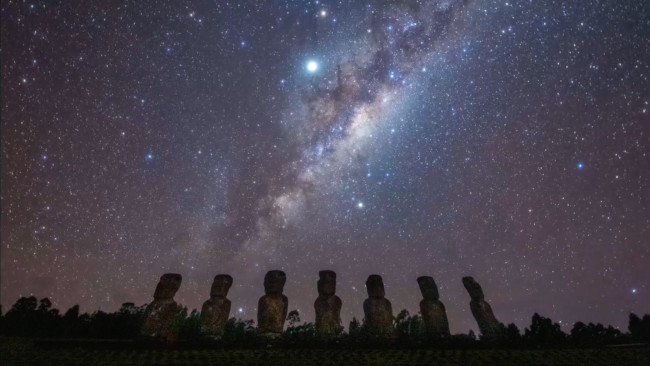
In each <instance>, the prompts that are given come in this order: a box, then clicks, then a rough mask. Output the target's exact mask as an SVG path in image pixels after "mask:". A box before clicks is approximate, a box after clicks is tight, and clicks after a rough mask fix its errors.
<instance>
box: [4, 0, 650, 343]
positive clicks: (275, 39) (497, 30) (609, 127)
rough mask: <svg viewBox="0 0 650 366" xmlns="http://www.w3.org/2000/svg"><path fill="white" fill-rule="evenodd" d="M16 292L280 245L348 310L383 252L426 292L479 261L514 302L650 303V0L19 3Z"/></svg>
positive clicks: (509, 316)
mask: <svg viewBox="0 0 650 366" xmlns="http://www.w3.org/2000/svg"><path fill="white" fill-rule="evenodd" d="M1 26H2V50H1V52H2V60H3V62H2V81H3V82H2V231H1V235H2V247H1V248H2V249H1V261H2V266H1V268H0V269H1V275H2V279H1V280H2V282H1V289H2V292H1V295H2V298H1V300H2V306H3V310H4V309H8V308H9V307H10V306H11V305H12V304H13V303H14V302H15V300H16V299H17V298H18V297H19V296H21V295H29V294H34V295H36V296H39V297H45V296H48V297H51V298H52V300H53V302H54V304H55V306H57V307H59V308H61V309H63V310H65V309H67V308H68V307H70V306H72V305H73V304H75V303H79V304H80V305H81V307H82V311H89V312H92V311H95V310H97V309H99V308H101V309H102V310H109V311H112V310H116V309H117V308H119V306H120V304H121V303H123V302H127V301H130V302H135V303H137V304H144V303H147V302H149V301H151V299H152V295H153V290H154V288H155V285H156V283H157V280H158V277H159V276H160V275H161V274H162V273H165V272H177V273H181V274H182V275H183V284H182V286H181V289H180V290H179V292H178V294H177V296H176V299H177V301H178V302H180V303H182V304H184V305H186V306H188V308H190V309H192V308H200V306H201V303H202V302H203V301H204V300H206V299H207V298H208V295H209V289H210V284H211V281H212V278H213V277H214V275H216V274H219V273H229V274H231V275H232V276H233V278H234V284H233V287H232V289H231V291H230V294H229V296H228V297H229V298H230V299H231V300H232V302H233V314H231V315H233V316H236V317H240V318H244V319H250V318H254V317H255V314H256V310H257V309H256V308H255V307H256V305H257V299H258V298H259V297H260V296H261V295H262V294H263V286H262V283H263V277H264V274H265V272H266V271H268V270H271V269H282V270H284V271H285V272H286V273H287V277H288V280H287V285H286V287H285V294H286V295H287V296H288V297H289V308H290V309H299V310H300V313H301V316H302V318H303V320H305V321H313V319H314V314H313V301H314V300H315V298H316V297H317V292H316V281H317V279H318V271H319V270H321V269H332V270H335V271H336V272H337V274H338V287H337V293H338V295H339V297H341V299H342V300H343V308H342V317H343V321H344V324H345V325H347V322H348V321H349V320H350V319H351V318H352V317H353V316H356V317H357V318H360V317H362V316H363V312H362V307H361V306H362V302H363V300H364V299H365V297H366V292H365V287H364V282H365V280H366V278H367V276H368V275H369V274H372V273H377V274H381V275H382V276H383V278H384V282H385V284H386V295H387V298H388V299H389V300H391V301H392V303H393V309H395V310H400V309H407V310H409V311H410V312H411V313H412V314H414V313H417V311H418V304H419V301H420V299H421V294H420V293H419V289H418V286H417V282H416V278H417V277H418V276H422V275H430V276H433V277H434V278H435V279H436V282H437V283H438V285H439V286H440V294H441V300H442V301H443V302H444V303H445V305H446V308H447V310H448V313H449V320H450V327H451V330H452V332H467V331H468V330H469V329H474V330H475V331H476V328H477V327H476V324H475V322H474V321H473V319H472V317H471V313H470V311H469V296H468V295H467V294H466V292H465V290H464V288H463V286H462V283H461V277H462V276H465V275H471V276H474V278H475V279H476V280H477V281H478V282H479V283H481V284H482V286H483V288H484V290H485V292H486V299H487V300H488V301H489V302H490V303H491V304H492V308H493V309H494V311H495V314H496V316H497V317H498V318H499V319H500V320H501V321H503V322H506V323H510V322H514V323H516V324H517V325H519V326H520V327H524V326H527V325H529V324H530V316H531V315H532V314H533V313H534V312H539V313H540V314H542V315H545V316H548V317H551V318H552V319H553V320H555V321H560V322H561V324H562V325H563V326H565V327H567V328H565V330H566V329H570V327H571V325H572V324H573V323H574V322H576V321H578V320H582V321H592V322H602V323H606V324H612V325H614V326H617V327H621V328H625V327H626V325H627V315H628V313H629V312H636V313H647V312H649V311H650V309H649V308H648V304H649V303H650V283H649V281H648V278H649V276H648V274H649V273H650V200H649V199H650V111H649V110H648V109H649V108H650V105H649V104H650V95H649V94H650V92H649V88H648V85H649V80H648V76H649V73H650V65H649V62H648V60H650V5H648V4H647V3H644V2H637V1H623V2H621V1H601V2H598V3H595V4H588V3H587V2H584V3H583V2H573V3H566V2H556V1H544V2H541V1H534V2H533V1H522V2H512V3H511V2H495V1H461V0H457V1H454V0H446V1H445V0H431V1H406V2H389V1H377V2H361V1H359V2H357V1H355V2H330V1H311V2H300V1H268V2H267V1H265V2H262V1H250V2H239V1H234V2H232V3H227V2H225V1H212V2H207V1H200V2H188V1H169V2H162V1H156V2H153V1H151V2H148V1H128V2H115V3H111V2H105V1H90V2H84V3H83V4H81V3H79V4H67V3H61V4H59V3H51V2H44V1H33V2H24V3H23V2H15V1H6V2H4V3H3V5H2V25H1Z"/></svg>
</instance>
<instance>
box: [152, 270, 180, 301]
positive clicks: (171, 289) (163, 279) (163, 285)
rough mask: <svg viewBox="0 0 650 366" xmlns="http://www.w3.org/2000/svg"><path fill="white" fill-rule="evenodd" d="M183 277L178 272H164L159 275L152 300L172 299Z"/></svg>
mask: <svg viewBox="0 0 650 366" xmlns="http://www.w3.org/2000/svg"><path fill="white" fill-rule="evenodd" d="M182 280H183V277H182V276H181V275H179V274H178V273H165V274H164V275H162V276H160V281H158V285H157V286H156V292H154V294H153V298H154V300H168V299H173V298H174V295H176V291H178V289H179V288H180V287H181V281H182Z"/></svg>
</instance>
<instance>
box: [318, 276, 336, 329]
mask: <svg viewBox="0 0 650 366" xmlns="http://www.w3.org/2000/svg"><path fill="white" fill-rule="evenodd" d="M318 275H319V276H320V279H319V280H318V285H317V286H318V298H317V299H316V301H315V302H314V309H315V310H316V332H318V335H319V336H321V337H332V336H336V335H337V334H338V333H339V332H340V330H341V329H342V327H341V305H342V302H341V299H340V298H339V297H338V296H336V294H335V293H336V273H335V272H334V271H320V272H318Z"/></svg>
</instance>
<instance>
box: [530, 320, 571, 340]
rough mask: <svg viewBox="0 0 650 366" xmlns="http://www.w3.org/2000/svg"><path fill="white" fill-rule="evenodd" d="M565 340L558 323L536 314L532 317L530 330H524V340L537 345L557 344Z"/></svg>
mask: <svg viewBox="0 0 650 366" xmlns="http://www.w3.org/2000/svg"><path fill="white" fill-rule="evenodd" d="M565 338H566V334H564V332H562V329H561V328H560V325H559V324H558V323H553V321H552V320H551V319H550V318H545V317H543V316H541V315H539V314H537V313H535V314H534V315H533V319H532V324H531V325H530V329H528V328H526V331H525V333H524V339H526V340H528V341H531V342H534V343H537V344H559V343H561V342H563V341H564V340H565Z"/></svg>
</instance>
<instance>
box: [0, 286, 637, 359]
mask: <svg viewBox="0 0 650 366" xmlns="http://www.w3.org/2000/svg"><path fill="white" fill-rule="evenodd" d="M179 309H180V311H179V313H178V315H177V316H176V317H175V318H174V331H175V332H176V334H178V338H179V339H180V341H181V344H194V345H203V346H206V345H207V344H210V346H209V347H215V346H219V345H221V346H228V347H246V348H249V347H265V346H266V345H269V344H271V343H272V346H273V347H275V346H278V347H290V348H292V347H293V348H295V347H308V348H310V347H323V346H325V347H339V348H358V349H364V348H376V347H382V348H383V347H386V346H389V347H397V348H418V347H425V348H428V347H433V348H443V349H445V348H454V347H455V348H477V347H495V346H497V347H506V348H512V347H539V346H542V347H566V346H578V347H600V346H605V345H613V344H621V343H625V342H628V343H629V342H630V341H632V340H634V341H636V342H648V340H649V334H650V331H649V329H650V315H644V316H643V318H640V317H638V316H637V315H635V314H630V318H629V321H630V322H629V330H630V333H631V334H623V333H621V332H620V331H619V330H617V329H615V328H613V327H611V326H609V327H605V326H603V325H602V324H593V323H589V324H585V323H582V322H577V323H576V324H575V325H574V327H573V329H572V330H571V333H570V335H569V336H567V335H566V334H565V333H563V332H562V330H561V328H560V326H559V324H557V323H554V322H553V321H552V320H551V319H549V318H545V317H543V316H541V315H539V314H535V315H533V317H532V323H531V325H530V327H529V328H527V329H525V333H524V335H523V336H522V335H521V332H520V331H519V328H517V326H516V325H515V324H509V325H508V326H507V327H505V326H504V337H503V339H501V340H498V341H494V340H492V341H490V342H488V341H484V340H481V341H477V339H476V336H475V335H474V332H473V331H470V332H469V335H466V334H456V335H451V336H446V337H433V336H432V335H430V334H427V332H426V331H425V329H426V328H425V326H424V322H423V320H422V317H421V316H420V315H419V314H416V315H411V314H409V312H408V311H407V310H402V311H401V312H399V313H398V314H397V316H396V317H395V323H394V329H395V331H394V334H392V335H389V336H388V337H376V336H373V335H372V334H371V333H370V331H369V329H368V327H367V325H366V324H365V319H363V321H361V322H359V320H357V318H353V319H352V320H351V321H350V323H349V327H348V332H347V333H345V332H343V329H342V327H341V334H339V336H338V337H335V338H333V339H332V338H328V339H320V338H319V337H318V334H317V332H316V330H315V326H314V324H313V323H302V324H301V323H300V320H301V319H300V314H299V312H298V311H297V310H294V311H291V312H290V313H289V314H288V316H287V324H288V326H287V328H286V330H285V332H284V333H283V335H282V337H280V338H279V339H276V340H273V341H272V342H271V343H269V340H268V339H264V338H260V337H258V335H257V330H256V328H255V322H254V321H253V320H242V319H235V318H230V319H229V320H228V322H227V323H226V326H225V329H224V334H223V336H222V337H221V338H220V339H218V340H210V339H204V338H202V336H201V334H200V313H199V312H198V311H197V310H192V312H190V313H189V314H188V310H187V308H185V307H179ZM145 310H146V304H145V305H142V306H135V304H133V303H124V304H123V305H122V307H121V308H120V309H119V310H118V311H116V312H114V313H106V312H103V311H96V312H94V313H92V314H88V313H84V314H81V313H80V309H79V306H78V305H75V306H73V307H71V308H70V309H68V310H67V311H66V312H65V313H64V314H63V315H61V314H60V313H59V311H58V310H57V309H53V308H52V302H51V301H50V300H49V299H47V298H44V299H41V300H38V299H37V298H36V297H33V296H31V297H21V298H20V299H18V301H16V303H15V304H14V305H13V306H12V308H11V309H10V310H9V311H8V312H6V313H5V314H4V315H3V316H1V317H0V321H1V325H2V327H0V334H2V335H4V336H19V337H36V338H67V339H129V340H132V339H138V338H139V334H140V328H141V326H142V324H143V321H144V314H145Z"/></svg>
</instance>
